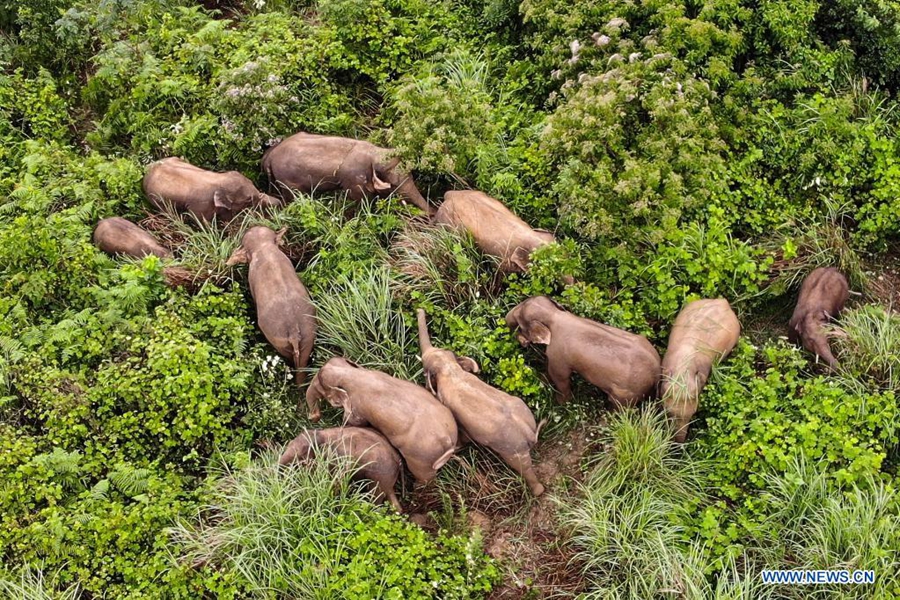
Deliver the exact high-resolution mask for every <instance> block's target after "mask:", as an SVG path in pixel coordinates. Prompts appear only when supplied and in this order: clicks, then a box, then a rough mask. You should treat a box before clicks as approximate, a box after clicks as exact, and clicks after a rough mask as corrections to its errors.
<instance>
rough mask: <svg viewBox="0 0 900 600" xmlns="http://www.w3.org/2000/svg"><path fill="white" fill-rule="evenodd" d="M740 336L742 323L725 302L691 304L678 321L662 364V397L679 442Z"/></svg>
mask: <svg viewBox="0 0 900 600" xmlns="http://www.w3.org/2000/svg"><path fill="white" fill-rule="evenodd" d="M740 335H741V323H740V321H738V318H737V315H735V314H734V311H733V310H731V305H729V304H728V300H725V299H724V298H717V299H715V300H694V301H693V302H689V303H688V304H687V305H685V307H684V308H683V309H681V312H680V313H678V316H677V317H676V318H675V322H674V323H673V324H672V332H671V333H670V334H669V347H668V349H667V350H666V355H665V356H664V357H663V361H662V379H661V381H660V395H661V396H662V401H663V407H664V408H665V411H666V414H667V415H668V416H669V419H670V420H671V421H672V423H673V424H674V426H675V436H674V439H675V441H676V442H679V443H682V442H684V440H685V438H686V437H687V431H688V425H689V424H690V422H691V418H692V417H693V416H694V414H695V413H696V412H697V406H698V404H699V401H700V392H701V390H703V387H704V386H705V385H706V381H707V379H709V374H710V371H711V370H712V366H713V363H716V362H718V361H720V360H722V359H723V358H725V357H726V356H728V354H730V353H731V351H732V350H733V349H734V346H735V345H736V344H737V341H738V337H740Z"/></svg>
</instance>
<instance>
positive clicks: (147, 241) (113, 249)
mask: <svg viewBox="0 0 900 600" xmlns="http://www.w3.org/2000/svg"><path fill="white" fill-rule="evenodd" d="M94 245H96V246H97V247H98V248H100V249H101V250H102V251H104V252H106V253H107V254H124V255H126V256H133V257H135V258H144V257H145V256H149V255H151V254H153V255H154V256H158V257H160V258H172V253H171V252H170V251H169V250H168V248H165V247H163V246H162V245H161V244H160V243H159V242H158V241H157V239H156V238H155V237H153V236H152V235H150V234H149V233H147V232H146V231H144V230H143V229H141V228H140V227H138V226H137V225H135V224H134V223H132V222H131V221H129V220H128V219H123V218H122V217H109V218H108V219H102V220H101V221H100V222H99V223H97V227H95V228H94Z"/></svg>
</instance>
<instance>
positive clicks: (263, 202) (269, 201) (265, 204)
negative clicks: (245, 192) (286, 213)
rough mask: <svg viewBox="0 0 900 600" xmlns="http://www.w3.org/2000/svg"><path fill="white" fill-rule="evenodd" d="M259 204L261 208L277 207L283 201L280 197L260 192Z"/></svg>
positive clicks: (282, 203) (281, 204)
mask: <svg viewBox="0 0 900 600" xmlns="http://www.w3.org/2000/svg"><path fill="white" fill-rule="evenodd" d="M259 205H260V206H261V207H262V208H279V207H281V206H283V205H284V201H282V200H281V198H276V197H275V196H270V195H269V194H264V193H262V192H260V194H259Z"/></svg>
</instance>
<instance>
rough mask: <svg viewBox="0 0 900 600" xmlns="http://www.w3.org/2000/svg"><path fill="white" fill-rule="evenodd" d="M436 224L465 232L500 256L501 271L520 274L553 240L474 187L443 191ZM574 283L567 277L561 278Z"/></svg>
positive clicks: (436, 215) (493, 254)
mask: <svg viewBox="0 0 900 600" xmlns="http://www.w3.org/2000/svg"><path fill="white" fill-rule="evenodd" d="M434 220H435V222H436V223H439V224H443V225H447V226H449V227H452V228H455V229H461V230H464V231H468V232H469V233H470V234H471V235H472V238H473V239H474V240H475V243H476V244H478V247H479V248H481V250H482V252H484V253H485V254H489V255H491V256H495V257H497V258H499V259H500V261H501V262H500V270H501V271H503V272H504V273H513V272H516V273H524V272H525V270H526V269H527V268H528V264H529V262H530V260H531V253H532V252H534V250H535V249H537V248H540V247H541V246H544V245H546V244H550V243H552V242H555V241H556V237H555V236H554V235H553V234H552V233H550V232H549V231H544V230H542V229H532V228H531V226H529V225H528V223H526V222H525V221H523V220H522V219H520V218H519V217H517V216H516V215H515V214H514V213H513V212H512V211H511V210H509V209H508V208H506V207H505V206H504V205H503V203H502V202H500V201H499V200H497V199H496V198H491V197H490V196H488V195H487V194H485V193H484V192H479V191H476V190H457V191H450V192H447V193H446V194H444V202H443V204H441V206H440V207H439V208H438V210H437V213H436V214H435V217H434ZM563 280H564V282H565V283H567V284H571V283H574V280H573V279H572V277H571V276H569V275H567V276H565V277H564V278H563Z"/></svg>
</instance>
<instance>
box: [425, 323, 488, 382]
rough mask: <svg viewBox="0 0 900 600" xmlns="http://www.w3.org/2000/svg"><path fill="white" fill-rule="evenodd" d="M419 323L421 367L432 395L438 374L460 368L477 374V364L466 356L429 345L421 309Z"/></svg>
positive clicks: (429, 340)
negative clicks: (423, 369)
mask: <svg viewBox="0 0 900 600" xmlns="http://www.w3.org/2000/svg"><path fill="white" fill-rule="evenodd" d="M417 316H418V321H419V346H420V348H421V350H422V366H423V367H424V368H425V387H426V388H428V391H429V392H431V393H432V394H435V395H437V394H436V392H435V390H436V387H435V378H436V377H437V375H438V374H439V373H446V372H448V370H449V371H452V370H453V369H457V368H460V369H462V370H464V371H468V372H469V373H477V372H478V371H479V369H478V363H477V362H475V361H474V360H473V359H471V358H469V357H468V356H457V355H456V354H454V353H453V352H451V351H450V350H443V349H441V348H435V347H434V346H432V345H431V337H430V336H429V335H428V324H427V323H426V321H425V311H424V310H422V309H421V308H420V309H419V310H418V313H417Z"/></svg>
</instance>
